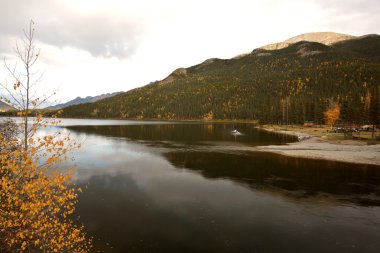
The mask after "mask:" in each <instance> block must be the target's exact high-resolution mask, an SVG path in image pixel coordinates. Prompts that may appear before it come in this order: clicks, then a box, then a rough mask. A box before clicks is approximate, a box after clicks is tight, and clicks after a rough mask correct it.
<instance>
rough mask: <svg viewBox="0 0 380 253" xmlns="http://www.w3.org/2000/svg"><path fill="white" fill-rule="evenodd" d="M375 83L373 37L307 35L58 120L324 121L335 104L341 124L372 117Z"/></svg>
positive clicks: (379, 42)
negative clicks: (338, 110)
mask: <svg viewBox="0 0 380 253" xmlns="http://www.w3.org/2000/svg"><path fill="white" fill-rule="evenodd" d="M379 84H380V36H379V35H366V36H361V37H354V36H350V35H344V34H337V33H309V34H303V35H299V36H296V37H293V38H291V39H289V40H286V41H285V42H282V43H276V44H274V45H268V46H264V47H262V48H258V49H255V50H253V51H252V52H251V53H249V54H245V55H241V56H239V57H235V58H233V59H216V58H215V59H208V60H206V61H204V62H203V63H201V64H199V65H195V66H192V67H189V68H179V69H177V70H175V71H173V73H171V74H170V75H169V76H168V77H167V78H165V79H164V80H162V81H157V82H153V83H151V84H149V85H146V86H144V87H141V88H137V89H134V90H130V91H128V92H124V93H120V94H118V95H116V96H114V97H112V98H106V99H102V100H99V101H97V102H94V103H85V104H80V105H74V106H69V107H66V109H65V111H64V116H66V117H93V118H133V119H205V120H211V119H228V120H234V119H247V120H259V121H260V122H262V123H280V122H285V121H286V122H289V123H303V122H304V121H310V120H311V121H314V122H315V123H322V122H323V118H324V115H323V112H324V111H325V110H326V108H327V107H328V106H329V104H330V105H331V104H332V103H338V104H339V105H340V106H341V120H342V121H347V122H348V121H349V122H357V123H359V122H367V121H368V120H369V115H370V114H371V111H374V112H376V110H377V109H374V108H376V106H375V107H373V101H376V99H375V100H374V95H373V94H375V93H376V92H375V93H374V90H376V89H377V90H378V89H379V86H380V85H379ZM371 108H372V109H371Z"/></svg>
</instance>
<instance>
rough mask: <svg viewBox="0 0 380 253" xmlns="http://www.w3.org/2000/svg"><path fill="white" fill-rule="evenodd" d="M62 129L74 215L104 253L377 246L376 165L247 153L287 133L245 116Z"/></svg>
mask: <svg viewBox="0 0 380 253" xmlns="http://www.w3.org/2000/svg"><path fill="white" fill-rule="evenodd" d="M61 128H63V131H65V132H67V133H70V134H71V135H72V136H73V137H75V138H77V139H79V140H81V141H82V143H83V147H82V148H81V149H80V150H79V151H78V152H77V153H76V155H75V156H76V158H77V159H76V161H75V163H76V164H77V167H78V184H80V185H83V186H84V188H86V189H85V191H84V193H83V194H81V195H80V200H79V204H78V207H77V211H76V213H77V214H78V215H80V217H81V219H80V221H81V222H83V223H84V225H85V226H86V229H87V230H88V233H89V234H91V235H93V236H94V237H95V247H96V249H98V250H101V251H103V252H380V166H370V165H368V166H367V165H353V164H346V163H338V162H329V161H318V160H307V159H298V158H289V157H284V156H279V155H274V154H268V153H255V152H248V151H245V149H244V148H245V147H250V146H257V145H271V144H276V145H278V144H285V143H286V142H291V141H295V140H294V139H292V138H289V137H285V136H282V135H272V134H268V133H265V132H261V131H258V130H256V129H255V128H254V127H253V126H252V125H244V124H240V125H232V124H199V123H186V124H185V123H167V122H161V123H160V122H139V121H137V122H136V121H117V120H116V121H102V120H64V121H63V125H62V126H61ZM235 128H236V129H237V130H239V131H240V132H241V133H242V135H233V134H231V130H232V129H235ZM237 147H238V148H237ZM237 150H238V151H237Z"/></svg>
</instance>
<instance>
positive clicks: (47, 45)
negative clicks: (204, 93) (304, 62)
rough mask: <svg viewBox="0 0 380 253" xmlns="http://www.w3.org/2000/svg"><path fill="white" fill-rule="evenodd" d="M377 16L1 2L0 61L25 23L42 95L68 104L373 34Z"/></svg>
mask: <svg viewBox="0 0 380 253" xmlns="http://www.w3.org/2000/svg"><path fill="white" fill-rule="evenodd" d="M379 13H380V1H379V0H283V1H282V0H138V1H132V0H0V56H1V58H2V59H3V58H6V59H7V60H8V61H10V62H12V57H13V56H14V55H15V54H14V51H13V49H14V47H15V44H16V41H20V40H21V39H22V36H23V29H27V28H28V25H29V21H30V19H32V20H33V21H34V22H35V29H36V39H37V41H36V46H37V47H38V48H40V49H41V53H40V59H39V61H38V65H36V66H35V67H36V69H35V71H37V70H38V71H40V73H41V72H43V73H44V76H43V80H42V81H41V82H40V83H39V91H44V92H45V93H49V92H54V91H57V95H56V97H55V99H56V100H57V101H58V102H66V101H67V100H70V99H73V98H75V97H77V96H82V97H83V96H87V95H91V96H94V95H99V94H102V93H108V92H115V91H127V90H130V89H132V88H135V87H139V86H143V85H145V84H148V83H149V82H151V81H155V80H161V79H163V78H165V77H166V76H167V75H169V74H170V73H171V72H172V71H173V70H174V69H176V68H179V67H189V66H192V65H195V64H198V63H200V62H202V61H204V60H206V59H208V58H214V57H216V58H231V57H234V56H236V55H239V54H242V53H246V52H250V51H252V50H253V49H254V48H257V47H260V46H263V45H266V44H270V43H274V42H278V41H283V40H285V39H288V38H290V37H293V36H295V35H298V34H302V33H306V32H316V31H333V32H339V33H346V34H351V35H363V34H369V33H377V34H380V26H379V24H380V15H379ZM0 78H1V79H0V82H4V80H5V79H7V73H6V71H5V69H4V67H3V64H2V63H1V64H0Z"/></svg>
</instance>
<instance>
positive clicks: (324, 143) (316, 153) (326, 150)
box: [256, 128, 380, 166]
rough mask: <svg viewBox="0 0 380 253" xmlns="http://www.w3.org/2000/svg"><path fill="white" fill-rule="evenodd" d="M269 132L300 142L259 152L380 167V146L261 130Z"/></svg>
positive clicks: (271, 147) (261, 147)
mask: <svg viewBox="0 0 380 253" xmlns="http://www.w3.org/2000/svg"><path fill="white" fill-rule="evenodd" d="M259 129H261V130H263V131H267V132H275V133H280V134H286V135H291V136H297V137H298V139H299V141H298V142H292V143H288V144H286V145H269V146H259V147H257V149H256V150H257V151H260V152H270V153H275V154H280V155H285V156H291V157H299V158H308V159H319V160H329V161H338V162H347V163H356V164H370V165H377V166H380V144H376V145H367V144H366V143H365V142H363V141H358V140H330V139H327V138H322V137H317V136H313V135H310V134H307V133H303V132H296V131H284V130H276V129H268V128H259Z"/></svg>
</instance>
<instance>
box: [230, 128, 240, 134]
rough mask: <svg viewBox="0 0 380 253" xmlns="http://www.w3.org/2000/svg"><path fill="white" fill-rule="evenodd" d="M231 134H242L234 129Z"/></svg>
mask: <svg viewBox="0 0 380 253" xmlns="http://www.w3.org/2000/svg"><path fill="white" fill-rule="evenodd" d="M231 134H241V133H240V132H239V131H238V130H236V129H234V130H232V131H231Z"/></svg>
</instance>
